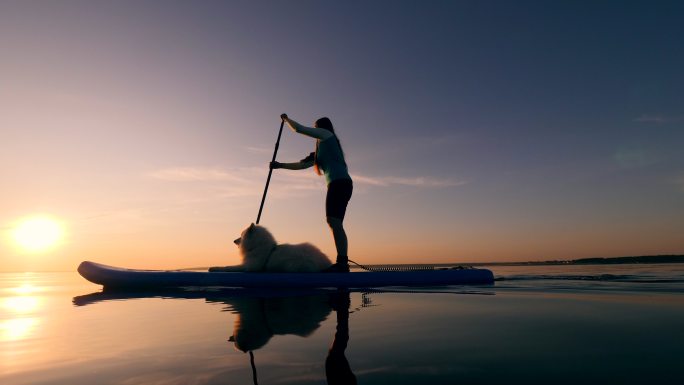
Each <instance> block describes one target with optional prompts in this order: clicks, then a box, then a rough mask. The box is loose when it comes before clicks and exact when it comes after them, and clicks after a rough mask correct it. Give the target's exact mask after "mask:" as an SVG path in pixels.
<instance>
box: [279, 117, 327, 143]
mask: <svg viewBox="0 0 684 385" xmlns="http://www.w3.org/2000/svg"><path fill="white" fill-rule="evenodd" d="M281 118H282V119H283V120H284V121H285V122H287V125H288V126H290V128H291V129H292V130H293V131H294V132H296V133H299V134H303V135H306V136H310V137H312V138H316V139H320V140H325V139H328V138H329V137H331V136H332V135H333V134H332V132H330V131H328V130H325V129H323V128H315V127H306V126H302V125H301V124H299V123H297V122H296V121H294V120H292V119H290V118H288V117H287V115H285V114H283V115H281Z"/></svg>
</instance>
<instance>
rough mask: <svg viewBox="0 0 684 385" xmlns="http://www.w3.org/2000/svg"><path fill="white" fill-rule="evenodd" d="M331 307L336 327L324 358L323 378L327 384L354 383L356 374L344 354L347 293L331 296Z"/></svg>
mask: <svg viewBox="0 0 684 385" xmlns="http://www.w3.org/2000/svg"><path fill="white" fill-rule="evenodd" d="M332 305H333V309H334V310H335V312H336V313H337V328H336V329H335V339H334V340H333V343H332V345H331V346H330V350H329V351H328V357H327V358H326V359H325V378H326V379H327V380H328V384H329V385H337V384H340V385H350V384H353V385H355V384H356V376H355V375H354V373H353V372H352V370H351V367H350V366H349V361H347V357H346V356H345V355H344V351H345V350H346V349H347V342H349V305H350V300H349V293H339V294H336V295H333V296H332Z"/></svg>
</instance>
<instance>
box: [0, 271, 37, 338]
mask: <svg viewBox="0 0 684 385" xmlns="http://www.w3.org/2000/svg"><path fill="white" fill-rule="evenodd" d="M6 290H7V292H10V293H12V294H15V295H12V296H8V297H5V298H3V299H2V300H1V301H0V307H1V308H2V309H3V310H4V311H3V313H4V314H6V315H7V316H6V317H0V341H19V340H23V339H27V338H29V337H30V336H31V335H32V334H33V332H34V330H35V329H36V326H37V325H38V324H39V322H40V319H39V317H36V314H37V313H38V312H39V310H40V308H41V303H42V298H41V297H39V296H35V295H31V294H34V293H36V292H38V291H39V290H38V288H36V287H35V286H33V285H31V284H29V283H23V284H21V285H19V286H15V287H11V288H8V289H6Z"/></svg>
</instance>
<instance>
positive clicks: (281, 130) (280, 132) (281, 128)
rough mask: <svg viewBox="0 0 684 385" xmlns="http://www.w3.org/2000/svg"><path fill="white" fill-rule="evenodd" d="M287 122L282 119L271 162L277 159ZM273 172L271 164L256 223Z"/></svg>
mask: <svg viewBox="0 0 684 385" xmlns="http://www.w3.org/2000/svg"><path fill="white" fill-rule="evenodd" d="M284 124H285V120H281V122H280V130H278V139H277V140H276V144H275V150H273V159H271V163H273V162H275V160H276V155H277V154H278V147H280V135H282V133H283V125H284ZM272 173H273V169H272V168H271V166H270V165H269V167H268V178H266V187H264V195H262V196H261V204H260V205H259V214H258V215H257V219H256V224H257V225H258V224H259V220H260V219H261V211H262V210H263V209H264V202H265V201H266V193H267V192H268V185H269V184H270V183H271V174H272Z"/></svg>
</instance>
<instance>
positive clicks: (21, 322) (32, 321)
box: [0, 318, 38, 342]
mask: <svg viewBox="0 0 684 385" xmlns="http://www.w3.org/2000/svg"><path fill="white" fill-rule="evenodd" d="M37 325H38V319H37V318H12V319H8V320H4V321H0V331H1V332H2V334H1V335H2V338H1V339H0V341H5V342H6V341H17V340H23V339H26V338H28V337H29V336H30V335H31V333H32V332H33V330H34V329H35V328H36V326H37Z"/></svg>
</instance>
